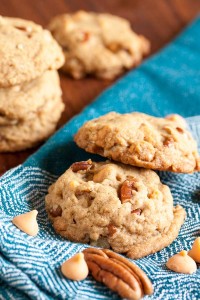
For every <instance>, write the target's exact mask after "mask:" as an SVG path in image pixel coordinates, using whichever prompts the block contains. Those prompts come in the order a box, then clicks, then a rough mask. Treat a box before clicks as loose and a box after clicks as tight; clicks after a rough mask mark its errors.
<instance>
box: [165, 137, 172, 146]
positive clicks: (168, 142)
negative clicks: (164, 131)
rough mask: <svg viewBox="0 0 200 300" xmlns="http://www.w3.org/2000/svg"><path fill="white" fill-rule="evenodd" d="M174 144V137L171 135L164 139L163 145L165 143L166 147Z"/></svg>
mask: <svg viewBox="0 0 200 300" xmlns="http://www.w3.org/2000/svg"><path fill="white" fill-rule="evenodd" d="M173 144H174V139H173V138H171V137H167V138H165V140H164V142H163V145H164V146H165V147H171V146H172V145H173Z"/></svg>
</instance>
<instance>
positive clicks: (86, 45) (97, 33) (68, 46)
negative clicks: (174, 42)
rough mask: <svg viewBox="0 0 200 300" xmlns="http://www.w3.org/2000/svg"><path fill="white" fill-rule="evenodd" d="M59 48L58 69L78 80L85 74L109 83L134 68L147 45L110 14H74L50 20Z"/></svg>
mask: <svg viewBox="0 0 200 300" xmlns="http://www.w3.org/2000/svg"><path fill="white" fill-rule="evenodd" d="M48 28H49V30H50V31H51V32H52V34H53V36H54V37H55V39H56V40H57V41H58V43H59V44H60V45H61V46H62V49H63V52H64V55H65V64H64V66H63V67H62V69H63V70H64V71H65V72H67V73H69V74H70V75H71V76H72V77H74V78H76V79H79V78H82V77H85V76H86V75H87V74H93V75H96V76H97V77H99V78H105V79H113V78H114V77H116V76H117V75H119V74H120V73H122V72H123V71H124V70H127V69H130V68H132V67H134V66H136V65H138V64H139V63H140V62H141V61H142V58H143V56H144V55H146V54H148V53H149V49H150V43H149V41H148V40H147V39H146V38H145V37H143V36H141V35H137V34H136V33H135V32H134V31H133V30H132V29H131V26H130V23H129V22H128V21H127V20H125V19H123V18H120V17H117V16H113V15H110V14H96V13H92V12H84V11H78V12H76V13H74V14H63V15H59V16H56V17H55V18H53V19H52V20H51V22H50V24H49V26H48Z"/></svg>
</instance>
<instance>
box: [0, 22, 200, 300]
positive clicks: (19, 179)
mask: <svg viewBox="0 0 200 300" xmlns="http://www.w3.org/2000/svg"><path fill="white" fill-rule="evenodd" d="M199 53H200V19H197V20H196V21H195V22H194V23H193V24H192V25H191V26H189V28H187V29H186V30H185V32H183V34H181V36H180V37H178V38H177V39H176V40H175V41H173V42H172V43H171V44H170V45H169V46H167V47H166V48H165V49H164V50H162V51H161V52H160V53H158V54H157V55H155V56H153V57H152V58H150V59H149V60H147V61H146V62H145V63H143V65H141V66H140V67H139V68H137V69H136V70H135V71H131V72H130V73H129V74H128V75H126V76H125V77H124V78H122V79H121V80H119V81H118V82H117V83H116V84H114V85H113V86H112V87H111V88H109V89H108V90H106V91H105V92H104V93H102V94H101V95H100V96H99V97H98V98H97V100H96V101H95V102H93V103H92V104H91V105H90V106H88V107H87V108H85V109H84V110H83V112H82V113H80V114H79V115H78V116H76V117H74V118H73V119H72V120H71V121H70V122H69V123H67V124H66V125H65V126H64V127H63V128H62V129H60V130H59V131H58V132H57V133H56V134H55V135H54V136H53V137H52V138H50V139H49V141H48V142H47V143H46V144H45V145H44V146H43V147H41V148H40V150H39V151H37V152H36V153H35V154H34V155H32V156H31V157H30V158H29V159H28V160H27V161H26V162H25V163H24V164H23V165H21V166H19V167H17V168H15V169H12V170H11V171H9V172H7V173H6V174H5V175H4V176H2V177H1V178H0V299H15V300H18V299H30V298H31V299H45V300H46V299H75V300H76V299H77V300H78V299H118V296H117V294H115V293H113V292H111V291H110V290H108V289H107V288H106V287H105V286H103V285H102V284H100V283H97V282H95V281H94V280H93V279H92V278H91V277H90V276H89V277H88V278H87V279H86V280H84V281H82V282H73V281H70V280H66V279H65V278H64V277H63V276H62V274H61V272H60V268H59V267H60V265H61V263H62V262H63V261H64V260H66V259H68V258H69V257H71V256H72V255H73V254H75V253H76V252H80V251H82V250H83V249H84V248H85V247H87V245H83V244H78V243H77V244H76V243H72V242H69V241H67V240H64V239H63V238H61V237H59V236H57V235H56V234H55V233H54V230H53V228H52V226H51V225H50V222H49V221H48V218H47V215H46V212H45V207H44V197H45V194H46V193H47V189H48V186H49V185H50V184H51V183H52V182H54V181H55V180H56V178H57V177H58V176H59V175H60V174H62V173H63V172H64V171H65V170H66V169H67V168H68V167H69V165H70V164H71V163H72V162H74V161H78V160H84V159H87V158H89V157H91V158H92V159H94V160H99V159H101V158H100V157H98V156H95V155H91V154H88V153H86V152H84V150H82V149H79V148H78V147H77V146H76V145H75V143H74V142H73V135H74V133H76V131H77V130H78V128H79V127H80V126H81V125H82V124H83V123H84V122H85V121H87V120H89V119H92V118H94V117H98V116H100V115H102V114H105V113H107V112H109V111H118V112H121V113H125V112H131V111H140V112H144V113H149V114H151V115H154V116H165V115H167V114H170V113H179V114H181V115H183V116H184V117H186V118H187V119H186V120H187V122H188V125H189V127H190V130H191V131H192V133H193V135H194V137H195V138H196V140H197V142H198V145H199V146H200V117H199V116H198V115H200V55H199ZM159 175H160V176H161V180H162V181H163V182H164V183H166V184H168V185H169V186H170V188H171V191H172V194H173V197H174V203H175V204H177V203H179V204H181V205H182V206H183V207H184V208H185V209H186V211H187V220H186V221H185V223H184V225H183V226H182V229H181V231H180V234H179V236H178V238H177V239H176V240H175V241H174V242H173V243H172V244H171V245H170V246H168V247H166V248H165V249H163V250H162V251H159V252H157V253H155V254H153V255H150V256H148V257H145V258H142V259H139V260H137V261H135V263H136V264H137V265H139V266H140V267H141V268H142V269H143V270H144V271H145V272H146V273H147V274H148V275H149V277H150V278H151V279H152V281H153V284H154V287H155V292H154V295H153V296H151V297H146V298H145V299H165V300H167V299H179V300H180V299H185V300H186V299H188V300H195V299H200V288H199V287H200V269H198V270H197V272H196V273H195V274H193V275H184V274H177V273H173V272H171V271H169V270H167V269H166V267H165V263H166V261H167V259H168V258H169V257H170V256H171V255H173V254H174V253H176V252H178V251H180V250H182V249H186V250H188V249H190V247H191V245H192V243H193V241H194V239H195V238H196V237H197V236H198V235H200V204H199V203H200V200H199V182H200V175H199V173H195V174H192V175H187V174H173V173H168V172H159ZM32 209H37V210H38V211H39V214H38V223H39V227H40V232H39V234H38V236H37V237H31V236H28V235H26V234H25V233H23V232H21V231H20V230H19V229H17V228H16V227H15V226H14V225H13V224H12V222H11V220H12V218H13V216H15V215H18V214H21V213H24V212H27V211H30V210H32Z"/></svg>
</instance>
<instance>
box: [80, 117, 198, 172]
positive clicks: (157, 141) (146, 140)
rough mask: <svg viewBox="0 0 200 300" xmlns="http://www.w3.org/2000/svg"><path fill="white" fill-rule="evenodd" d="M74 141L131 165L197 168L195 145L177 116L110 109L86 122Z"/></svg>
mask: <svg viewBox="0 0 200 300" xmlns="http://www.w3.org/2000/svg"><path fill="white" fill-rule="evenodd" d="M75 142H76V143H77V145H78V146H79V147H81V148H83V149H85V150H86V151H88V152H90V153H96V154H100V155H102V156H104V157H108V158H110V159H113V160H116V161H119V162H123V163H125V164H129V165H133V166H138V167H143V168H149V169H155V170H163V171H172V172H177V173H192V172H194V171H199V170H200V157H199V154H198V150H197V144H196V142H195V141H194V139H193V137H192V136H191V134H190V133H189V131H188V130H187V128H186V122H185V121H184V119H183V118H182V117H181V116H178V115H171V116H167V117H166V118H156V117H152V116H149V115H146V114H143V113H139V112H134V113H129V114H118V113H115V112H111V113H108V114H106V115H104V116H102V117H99V118H97V119H94V120H91V121H89V122H86V123H85V124H84V125H83V126H82V127H81V128H80V129H79V131H78V133H77V134H76V135H75Z"/></svg>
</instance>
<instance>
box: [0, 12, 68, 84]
mask: <svg viewBox="0 0 200 300" xmlns="http://www.w3.org/2000/svg"><path fill="white" fill-rule="evenodd" d="M0 58H1V60H0V87H9V86H13V85H16V84H22V83H24V82H28V81H31V80H33V79H35V78H36V77H38V76H41V75H42V74H43V73H44V72H45V71H47V70H54V69H58V68H60V67H61V66H62V64H63V62H64V57H63V54H62V50H61V48H60V46H59V45H58V43H57V42H56V41H55V40H54V39H53V37H52V35H51V33H50V32H49V31H48V30H44V29H43V28H42V27H41V26H40V25H36V24H35V23H33V22H31V21H27V20H22V19H17V18H8V17H1V20H0Z"/></svg>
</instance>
